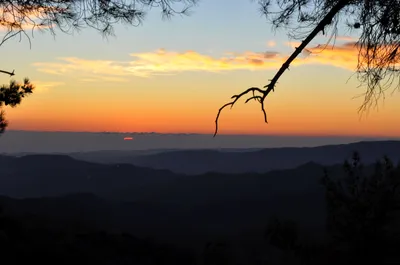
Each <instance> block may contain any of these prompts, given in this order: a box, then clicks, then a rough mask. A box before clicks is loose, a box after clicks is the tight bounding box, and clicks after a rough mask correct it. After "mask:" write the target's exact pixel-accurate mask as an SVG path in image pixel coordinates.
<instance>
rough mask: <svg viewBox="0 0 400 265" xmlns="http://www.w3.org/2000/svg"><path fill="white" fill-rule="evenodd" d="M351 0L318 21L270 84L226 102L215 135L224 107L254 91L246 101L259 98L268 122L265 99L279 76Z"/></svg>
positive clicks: (216, 130) (255, 88) (339, 2)
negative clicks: (256, 93)
mask: <svg viewBox="0 0 400 265" xmlns="http://www.w3.org/2000/svg"><path fill="white" fill-rule="evenodd" d="M349 2H350V0H339V1H338V2H337V3H336V5H334V6H333V7H332V9H331V10H330V11H329V12H328V13H327V14H326V15H325V17H324V18H323V19H322V20H321V21H320V22H319V23H318V25H317V26H316V27H315V28H314V30H313V31H311V33H310V34H309V35H308V36H307V37H306V38H305V39H304V40H303V41H302V43H301V45H300V46H299V47H296V50H295V51H294V52H293V53H292V55H291V56H290V57H289V58H288V59H287V60H286V61H285V62H284V63H283V64H282V66H281V68H280V69H279V70H278V72H277V73H276V74H275V76H274V77H273V78H272V79H271V80H270V83H269V84H268V85H265V86H264V88H265V90H263V89H260V88H257V87H251V88H249V89H247V90H245V91H244V92H242V93H240V94H238V95H234V96H232V97H231V98H232V99H233V101H231V102H229V103H226V104H225V105H223V106H222V107H221V108H220V109H219V110H218V114H217V117H216V119H215V132H214V137H215V136H216V135H217V133H218V120H219V116H220V114H221V112H222V110H223V109H224V108H226V107H227V106H231V108H232V107H233V106H234V105H235V103H236V102H237V101H238V100H239V99H240V98H241V97H242V96H244V95H246V94H248V93H249V92H253V96H252V97H250V98H249V99H247V100H246V103H247V102H248V101H250V100H251V99H255V100H258V102H259V103H260V104H261V111H262V112H263V114H264V121H265V122H266V123H268V121H267V113H266V112H265V108H264V101H265V98H266V97H267V96H268V94H269V93H270V92H271V91H274V88H275V85H276V83H277V82H278V80H279V78H280V77H281V76H282V74H283V73H284V72H285V71H286V69H289V66H290V64H291V63H292V62H293V60H294V59H296V57H297V56H298V55H299V54H300V53H301V52H302V51H303V50H304V48H305V47H306V46H307V45H308V44H309V43H310V42H311V41H312V40H313V39H314V38H315V37H316V36H317V35H318V33H319V32H320V31H322V30H324V28H325V27H326V26H328V25H329V24H331V23H332V20H333V18H334V17H335V16H336V15H337V14H338V13H339V12H340V10H342V8H344V7H345V6H346V5H348V4H349ZM254 92H259V93H260V94H261V95H259V96H254Z"/></svg>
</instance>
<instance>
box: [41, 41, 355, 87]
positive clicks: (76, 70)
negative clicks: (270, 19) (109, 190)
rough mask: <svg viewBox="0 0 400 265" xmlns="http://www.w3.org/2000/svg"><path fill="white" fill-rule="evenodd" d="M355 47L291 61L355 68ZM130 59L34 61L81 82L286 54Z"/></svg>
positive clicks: (229, 66)
mask: <svg viewBox="0 0 400 265" xmlns="http://www.w3.org/2000/svg"><path fill="white" fill-rule="evenodd" d="M357 54H358V49H357V47H356V46H355V44H354V43H353V42H347V43H344V44H341V45H335V46H334V47H333V46H326V45H319V46H314V47H311V48H307V53H305V55H307V56H302V57H299V58H298V59H297V60H295V61H294V62H293V65H294V66H299V65H305V64H325V65H332V66H336V67H340V68H345V69H348V70H354V69H355V66H356V63H357ZM130 56H131V58H132V59H131V60H127V61H122V62H121V61H112V60H88V59H81V58H76V57H67V58H58V59H57V61H56V62H37V63H34V66H36V67H37V69H38V71H41V72H45V73H48V74H54V75H71V74H74V75H75V76H78V77H79V78H80V79H81V81H85V82H94V81H99V80H103V81H113V82H123V81H125V80H126V78H127V77H129V76H140V77H150V76H153V75H168V74H177V73H180V72H187V71H201V72H215V73H217V72H223V71H233V70H266V69H277V68H279V67H280V66H281V65H282V63H283V62H284V61H285V60H286V59H287V58H288V56H289V54H282V53H278V52H274V51H267V52H244V53H234V52H229V53H225V54H224V55H223V56H219V57H216V56H210V55H205V54H201V53H198V52H196V51H185V52H173V51H167V50H164V49H159V50H157V51H155V52H145V53H132V54H130Z"/></svg>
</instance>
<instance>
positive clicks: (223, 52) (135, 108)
mask: <svg viewBox="0 0 400 265" xmlns="http://www.w3.org/2000/svg"><path fill="white" fill-rule="evenodd" d="M0 34H1V32H0ZM33 34H34V37H33V38H32V39H31V41H32V45H31V47H30V46H29V42H28V41H27V40H26V39H24V38H23V39H22V41H20V40H19V38H15V39H12V40H9V41H7V42H6V43H4V44H3V45H2V46H1V47H0V58H1V61H0V69H2V70H8V71H12V70H13V69H15V73H16V75H15V79H16V80H17V81H22V79H23V78H24V77H29V78H30V79H31V80H32V82H33V83H34V84H35V85H36V91H35V92H34V94H32V95H30V96H29V97H28V98H26V99H24V100H23V102H22V104H21V105H20V106H18V107H17V108H13V109H10V108H6V111H7V118H8V119H9V121H10V126H9V129H10V130H44V131H88V132H102V131H115V132H160V133H201V134H203V133H204V134H211V133H213V132H214V129H215V128H214V125H215V123H214V121H215V116H216V114H217V111H218V109H219V107H220V106H221V105H223V104H225V103H227V102H229V101H230V97H231V96H232V95H234V94H237V93H240V92H241V91H243V90H245V89H247V88H249V87H252V86H256V87H262V86H264V85H266V84H267V83H268V80H269V79H271V78H272V77H273V75H274V74H275V72H276V71H277V70H278V69H279V67H280V66H281V64H282V63H283V61H284V59H285V58H287V56H288V55H290V53H291V52H293V50H294V47H295V46H296V45H297V42H296V41H295V40H291V39H289V38H288V37H287V35H286V31H285V30H283V29H282V30H278V31H274V30H272V27H271V25H270V24H269V23H268V21H267V20H266V19H265V17H262V16H261V15H260V13H259V10H258V5H257V1H247V0H241V1H232V0H219V1H215V0H201V1H200V3H199V5H198V6H196V7H195V8H194V9H193V12H192V13H191V15H190V16H176V17H173V18H172V19H171V20H164V19H162V18H161V15H160V12H159V10H153V11H151V12H149V13H148V15H147V17H146V19H145V21H144V23H143V24H142V25H141V26H138V27H128V26H122V25H118V26H116V28H115V35H116V36H115V37H112V36H111V37H108V38H107V39H104V38H103V37H102V36H101V35H100V34H99V33H97V32H95V31H94V30H90V29H84V30H82V31H81V32H79V33H75V34H73V35H66V34H63V33H61V32H57V34H56V36H55V37H54V36H52V35H51V34H50V33H41V32H36V31H35V32H34V33H33ZM353 34H354V33H353ZM354 37H356V35H349V32H347V31H346V30H341V31H339V35H338V38H337V40H336V43H335V47H334V48H333V49H332V48H330V47H328V48H327V49H324V50H321V49H320V48H318V47H317V45H318V44H325V43H326V42H327V40H328V36H319V37H318V38H317V39H316V40H314V41H313V42H312V43H311V44H310V45H309V46H308V49H309V51H311V54H309V55H308V56H306V55H301V56H300V57H299V58H298V60H296V61H295V62H294V63H293V65H292V67H291V68H290V71H287V72H286V73H285V74H284V75H283V76H282V77H281V79H280V80H279V83H278V84H277V87H276V89H275V92H273V93H272V94H270V95H269V96H268V98H267V99H266V102H265V107H266V111H267V115H268V121H269V123H268V124H266V123H264V121H263V115H262V113H261V111H260V105H259V104H258V103H256V102H249V103H247V104H244V101H240V102H238V103H237V105H235V107H234V108H233V109H231V110H229V109H226V110H225V111H224V112H223V113H222V114H221V117H220V123H219V132H220V133H221V134H259V135H322V136H329V135H342V136H352V135H358V136H366V137H374V136H382V137H398V136H400V126H396V125H397V124H399V122H400V116H399V115H397V113H399V111H400V104H399V103H400V94H398V93H394V94H393V95H391V94H390V93H388V94H387V97H386V99H385V101H384V102H380V104H379V109H371V111H370V112H369V113H368V115H360V113H359V112H358V107H360V105H361V104H362V102H363V98H362V97H358V96H359V95H360V94H362V93H363V92H364V89H363V88H362V87H361V88H360V87H358V82H357V80H356V79H355V78H354V76H353V73H354V69H355V67H356V63H357V50H356V49H355V47H354V46H353V45H350V44H351V42H353V41H354V40H355V39H354ZM9 80H10V78H9V77H8V76H6V75H1V76H0V83H8V82H9Z"/></svg>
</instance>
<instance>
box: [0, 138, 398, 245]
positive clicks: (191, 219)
mask: <svg viewBox="0 0 400 265" xmlns="http://www.w3.org/2000/svg"><path fill="white" fill-rule="evenodd" d="M354 151H359V152H360V154H361V157H362V160H363V162H364V163H367V164H369V163H372V162H375V161H376V160H377V159H379V158H382V156H383V155H388V156H389V157H390V158H391V159H393V160H394V161H397V160H398V158H399V151H400V142H360V143H355V144H349V145H337V146H322V147H316V148H279V149H262V150H255V151H248V150H247V151H244V152H237V150H235V151H214V150H203V151H173V152H161V153H156V154H146V155H143V154H139V155H130V154H129V152H120V154H121V156H118V153H119V152H112V154H114V155H115V157H114V158H112V157H111V156H110V157H108V156H107V154H108V152H107V151H106V152H98V153H97V155H98V156H92V157H90V154H91V153H81V154H73V156H74V157H75V158H73V157H71V156H67V155H26V156H22V157H12V156H0V168H1V171H0V195H3V196H7V197H12V198H13V199H11V198H7V197H3V198H0V204H1V205H2V206H3V207H4V208H5V209H6V210H7V211H8V212H12V213H13V214H16V215H19V216H25V215H27V214H28V215H29V214H34V215H40V216H48V217H49V218H50V217H51V218H55V219H57V220H66V219H68V218H69V219H74V218H77V219H80V220H85V222H89V223H90V226H92V227H99V228H102V229H103V228H104V229H108V230H111V231H115V230H118V231H126V232H130V233H132V234H133V235H137V236H143V237H148V236H150V237H154V238H157V239H159V240H162V241H166V242H169V243H179V244H183V245H185V244H187V243H188V242H190V243H191V244H199V245H201V244H204V243H205V242H206V241H207V240H210V239H211V238H213V239H218V238H220V237H227V236H228V237H241V238H243V237H246V238H247V239H249V240H250V238H251V239H252V240H255V239H256V238H259V237H260V236H262V233H263V229H264V228H265V225H266V224H267V222H268V220H269V218H270V217H271V216H273V215H276V216H280V217H284V218H289V219H293V220H295V221H297V222H298V223H299V224H300V225H302V226H303V227H304V228H305V229H308V231H312V232H313V233H314V234H315V235H316V236H322V235H323V231H324V222H325V199H324V194H325V193H324V192H325V191H324V188H323V187H322V186H321V185H320V180H321V177H322V176H323V168H324V166H323V165H322V164H324V165H328V166H326V168H327V170H328V172H329V174H330V175H331V176H332V177H338V176H343V172H344V171H343V167H342V165H341V164H342V162H343V161H344V159H345V158H349V157H350V156H351V154H352V153H353V152H354ZM110 154H111V153H110ZM78 157H80V158H81V159H83V158H86V160H96V161H99V160H101V161H102V162H108V163H115V164H101V163H94V162H88V161H82V160H78V159H77V158H78ZM107 159H108V160H107ZM113 159H114V160H115V159H116V160H118V161H119V162H117V161H112V160H113ZM123 159H126V160H129V161H131V163H136V164H137V165H139V164H140V165H142V166H144V165H147V166H152V167H154V168H157V167H158V168H162V167H164V166H165V168H169V169H170V170H159V169H152V168H146V167H141V166H137V165H133V164H128V163H126V161H125V163H122V161H123ZM140 161H141V163H139V162H140ZM151 161H153V162H151ZM168 161H170V162H169V163H170V164H168V163H167V162H168ZM163 165H164V166H163ZM278 169H279V170H278ZM370 169H372V167H369V166H367V167H366V170H367V171H368V170H370ZM171 170H175V171H180V172H190V173H192V174H194V173H199V172H207V171H208V173H206V174H201V175H200V174H199V175H185V174H181V173H174V172H172V171H171ZM211 171H214V172H211ZM216 171H220V172H216ZM221 172H232V173H235V174H227V173H221ZM244 172H246V173H244ZM16 198H19V199H16ZM309 234H310V233H308V235H309Z"/></svg>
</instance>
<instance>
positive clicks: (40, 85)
mask: <svg viewBox="0 0 400 265" xmlns="http://www.w3.org/2000/svg"><path fill="white" fill-rule="evenodd" d="M32 84H33V85H34V86H35V90H34V93H35V94H37V93H44V92H48V91H49V90H50V89H52V88H54V87H58V86H61V85H64V83H62V82H44V81H39V80H33V81H32Z"/></svg>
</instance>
